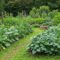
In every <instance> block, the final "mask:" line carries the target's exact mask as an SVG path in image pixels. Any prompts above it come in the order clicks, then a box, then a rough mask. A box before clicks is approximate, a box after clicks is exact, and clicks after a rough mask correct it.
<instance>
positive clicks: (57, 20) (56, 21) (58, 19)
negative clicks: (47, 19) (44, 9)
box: [52, 13, 60, 25]
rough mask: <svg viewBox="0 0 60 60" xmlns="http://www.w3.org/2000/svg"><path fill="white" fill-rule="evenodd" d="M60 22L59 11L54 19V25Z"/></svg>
mask: <svg viewBox="0 0 60 60" xmlns="http://www.w3.org/2000/svg"><path fill="white" fill-rule="evenodd" d="M59 23H60V13H58V14H57V15H55V17H54V18H53V20H52V24H53V25H58V24H59Z"/></svg>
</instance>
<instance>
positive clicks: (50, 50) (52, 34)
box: [28, 25, 60, 55]
mask: <svg viewBox="0 0 60 60" xmlns="http://www.w3.org/2000/svg"><path fill="white" fill-rule="evenodd" d="M28 50H29V51H31V52H32V54H48V55H50V54H52V55H53V54H60V25H58V26H55V27H50V28H49V29H48V30H46V31H45V32H43V33H40V34H38V35H37V36H35V37H33V38H32V43H31V44H30V45H29V47H28Z"/></svg>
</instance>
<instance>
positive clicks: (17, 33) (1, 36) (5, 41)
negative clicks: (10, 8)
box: [0, 18, 32, 50]
mask: <svg viewBox="0 0 60 60" xmlns="http://www.w3.org/2000/svg"><path fill="white" fill-rule="evenodd" d="M7 19H8V18H5V21H4V23H3V24H2V25H0V50H2V49H5V48H6V47H9V46H10V45H11V44H13V43H14V42H16V41H18V40H20V39H21V38H23V37H25V36H26V35H28V34H29V33H31V32H32V29H31V26H30V25H29V24H28V23H27V22H24V21H20V22H19V23H18V21H19V20H15V21H14V20H11V19H10V20H7ZM13 19H14V18H13ZM14 23H15V24H14Z"/></svg>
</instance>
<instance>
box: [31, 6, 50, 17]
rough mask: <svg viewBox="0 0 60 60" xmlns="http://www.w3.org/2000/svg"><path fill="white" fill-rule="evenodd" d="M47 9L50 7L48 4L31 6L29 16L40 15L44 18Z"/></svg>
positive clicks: (47, 11)
mask: <svg viewBox="0 0 60 60" xmlns="http://www.w3.org/2000/svg"><path fill="white" fill-rule="evenodd" d="M49 11H50V9H49V7H48V6H41V7H40V8H32V10H31V12H30V16H31V17H33V18H40V17H43V18H45V17H46V16H47V15H48V13H49Z"/></svg>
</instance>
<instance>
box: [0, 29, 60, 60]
mask: <svg viewBox="0 0 60 60" xmlns="http://www.w3.org/2000/svg"><path fill="white" fill-rule="evenodd" d="M39 32H42V30H40V29H39V28H34V32H33V33H31V34H30V35H28V36H27V37H25V38H23V39H21V40H20V41H18V42H16V43H15V44H13V45H12V46H11V47H10V48H7V49H6V50H4V51H2V52H0V60H60V56H41V55H39V56H34V55H32V54H31V53H29V52H27V46H28V45H29V44H30V43H31V38H32V37H33V36H35V35H37V34H38V33H39Z"/></svg>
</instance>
